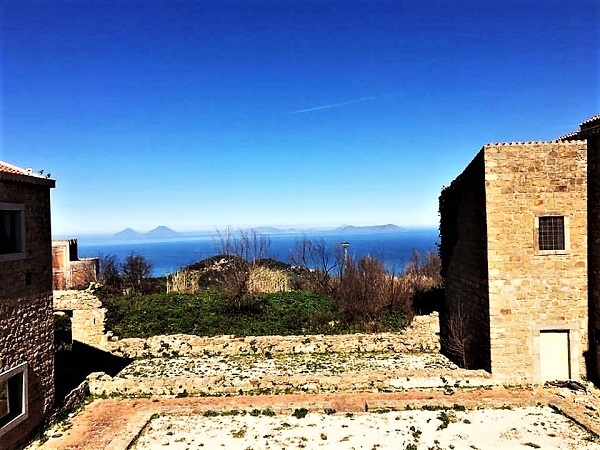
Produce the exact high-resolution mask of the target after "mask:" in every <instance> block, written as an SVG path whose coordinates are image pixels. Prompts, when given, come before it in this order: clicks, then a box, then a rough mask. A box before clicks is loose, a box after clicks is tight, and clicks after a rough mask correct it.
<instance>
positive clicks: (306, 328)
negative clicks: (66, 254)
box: [103, 291, 405, 338]
mask: <svg viewBox="0 0 600 450" xmlns="http://www.w3.org/2000/svg"><path fill="white" fill-rule="evenodd" d="M248 301H249V302H251V307H249V308H246V309H245V312H242V313H233V312H231V309H228V301H227V299H226V298H225V297H224V296H223V295H222V294H219V293H216V292H207V293H205V294H190V295H187V294H178V293H171V294H150V295H131V296H126V297H111V298H105V299H104V300H103V303H104V307H105V308H106V309H107V316H106V325H107V328H108V329H109V330H111V331H113V332H114V333H115V334H117V335H118V336H121V337H122V338H127V337H141V338H145V337H150V336H155V335H161V334H179V333H183V334H195V335H198V336H215V335H221V334H233V335H236V336H262V335H299V334H338V333H348V332H354V331H357V329H359V330H360V324H356V323H343V322H342V321H339V320H338V319H339V316H340V315H339V314H338V311H337V308H336V305H335V303H334V301H333V300H331V299H330V298H328V297H325V296H323V295H319V294H316V293H313V292H305V291H292V292H281V293H274V294H261V295H257V296H256V297H253V298H252V299H250V300H248ZM332 321H338V322H339V323H336V324H335V326H332V325H331V322H332ZM381 325H382V328H383V330H398V329H401V328H403V326H404V325H405V321H404V318H403V317H401V316H396V317H391V318H390V317H382V318H381ZM383 330H381V331H383Z"/></svg>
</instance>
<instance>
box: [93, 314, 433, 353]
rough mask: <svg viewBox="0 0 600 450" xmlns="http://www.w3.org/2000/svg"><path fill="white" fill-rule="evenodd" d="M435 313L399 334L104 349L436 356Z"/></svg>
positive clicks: (119, 343)
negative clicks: (416, 353)
mask: <svg viewBox="0 0 600 450" xmlns="http://www.w3.org/2000/svg"><path fill="white" fill-rule="evenodd" d="M439 348H440V344H439V318H438V314H437V313H433V314H430V315H428V316H417V317H415V318H414V320H413V322H412V324H411V326H410V327H408V328H407V329H406V330H404V331H402V332H398V333H376V334H364V333H356V334H342V335H333V336H328V335H307V336H249V337H243V338H236V337H234V336H216V337H200V336H193V335H184V334H177V335H171V336H153V337H151V338H148V339H137V338H129V339H122V340H114V341H110V342H106V344H105V345H104V349H105V350H107V351H109V352H111V353H112V354H114V355H117V356H122V357H126V358H169V357H178V356H188V357H195V356H203V355H207V356H215V355H248V354H262V355H282V354H293V353H355V352H383V353H387V352H389V353H407V352H438V351H439Z"/></svg>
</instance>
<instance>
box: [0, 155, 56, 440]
mask: <svg viewBox="0 0 600 450" xmlns="http://www.w3.org/2000/svg"><path fill="white" fill-rule="evenodd" d="M52 187H54V181H53V180H47V179H44V178H42V177H37V176H35V175H30V174H27V173H26V172H19V171H18V170H15V168H13V167H12V166H7V167H4V166H3V164H1V163H0V202H2V203H3V204H5V205H6V204H8V203H10V204H20V205H23V219H24V231H25V233H24V238H25V239H24V240H25V244H24V252H21V253H20V254H18V255H15V254H6V253H5V254H2V255H0V331H1V332H0V374H2V373H5V372H6V371H8V370H10V369H14V368H15V367H18V366H20V365H21V364H23V363H26V364H27V375H28V377H27V390H26V400H27V415H26V418H25V419H24V420H22V421H21V422H20V423H19V424H18V425H16V426H13V427H10V426H9V427H2V428H0V448H3V449H13V448H19V447H20V446H22V445H23V443H24V442H26V440H27V439H28V437H29V436H30V435H31V433H32V432H33V431H34V430H35V429H36V428H37V427H38V426H39V425H40V424H41V423H42V421H43V420H44V417H45V416H46V415H47V414H48V413H49V412H50V410H51V408H52V407H53V401H54V349H53V329H52V326H53V325H52V324H53V322H52V317H53V316H52V263H51V247H50V242H51V237H50V188H52Z"/></svg>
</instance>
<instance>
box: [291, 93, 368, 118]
mask: <svg viewBox="0 0 600 450" xmlns="http://www.w3.org/2000/svg"><path fill="white" fill-rule="evenodd" d="M374 99H375V97H374V96H370V97H361V98H357V99H354V100H349V101H347V102H342V103H330V104H329V105H322V106H315V107H313V108H307V109H299V110H297V111H292V114H302V113H307V112H311V111H319V110H321V109H331V108H341V107H342V106H346V105H350V104H351V103H358V102H364V101H367V100H374Z"/></svg>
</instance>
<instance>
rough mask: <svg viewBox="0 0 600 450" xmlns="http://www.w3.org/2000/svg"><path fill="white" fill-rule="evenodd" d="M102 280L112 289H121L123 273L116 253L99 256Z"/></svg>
mask: <svg viewBox="0 0 600 450" xmlns="http://www.w3.org/2000/svg"><path fill="white" fill-rule="evenodd" d="M98 261H99V269H98V270H99V272H100V282H101V283H102V284H103V285H104V286H105V287H106V288H108V289H109V290H111V291H120V290H121V273H120V270H119V262H118V260H117V257H116V256H115V255H103V254H100V255H99V256H98Z"/></svg>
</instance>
